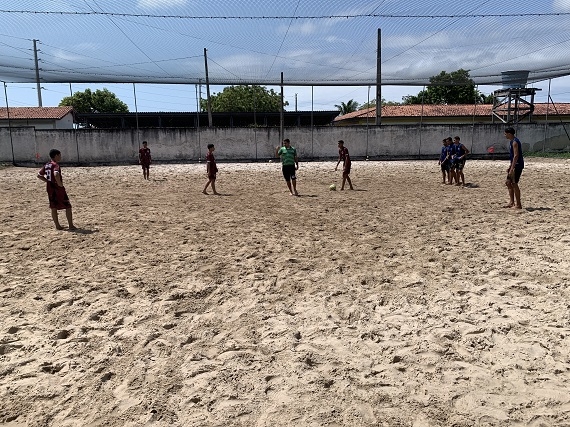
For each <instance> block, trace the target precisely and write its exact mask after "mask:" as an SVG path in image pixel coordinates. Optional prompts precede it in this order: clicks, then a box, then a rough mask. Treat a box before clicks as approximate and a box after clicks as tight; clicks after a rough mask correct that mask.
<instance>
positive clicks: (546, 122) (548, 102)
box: [542, 79, 552, 153]
mask: <svg viewBox="0 0 570 427" xmlns="http://www.w3.org/2000/svg"><path fill="white" fill-rule="evenodd" d="M551 83H552V79H548V99H547V100H546V120H545V121H544V141H543V142H542V152H543V153H544V151H545V149H546V138H547V137H548V113H549V108H550V84H551Z"/></svg>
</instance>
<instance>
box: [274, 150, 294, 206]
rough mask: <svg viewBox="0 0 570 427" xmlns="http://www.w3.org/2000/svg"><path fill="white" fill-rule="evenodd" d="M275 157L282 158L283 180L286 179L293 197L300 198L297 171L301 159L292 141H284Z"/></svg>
mask: <svg viewBox="0 0 570 427" xmlns="http://www.w3.org/2000/svg"><path fill="white" fill-rule="evenodd" d="M275 157H281V164H282V169H283V178H285V181H286V182H287V187H288V188H289V192H290V193H291V196H298V195H299V193H298V192H297V176H296V175H295V171H296V170H298V169H299V159H298V158H297V150H296V149H295V147H291V141H289V139H284V140H283V146H282V147H277V150H276V151H275ZM291 185H292V187H291Z"/></svg>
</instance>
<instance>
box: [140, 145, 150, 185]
mask: <svg viewBox="0 0 570 427" xmlns="http://www.w3.org/2000/svg"><path fill="white" fill-rule="evenodd" d="M150 161H151V157H150V148H148V147H147V142H146V141H143V148H141V149H140V150H139V163H140V164H141V166H142V170H143V178H144V179H148V175H149V173H150Z"/></svg>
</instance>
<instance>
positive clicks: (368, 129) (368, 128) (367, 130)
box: [366, 86, 378, 158]
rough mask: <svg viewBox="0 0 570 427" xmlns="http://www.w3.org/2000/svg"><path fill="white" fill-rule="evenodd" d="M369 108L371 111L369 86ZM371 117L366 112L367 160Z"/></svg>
mask: <svg viewBox="0 0 570 427" xmlns="http://www.w3.org/2000/svg"><path fill="white" fill-rule="evenodd" d="M368 108H369V109H370V86H368ZM376 109H377V110H378V102H376ZM369 117H370V115H369V114H368V111H367V112H366V158H368V138H369V135H368V133H369V131H370V126H369Z"/></svg>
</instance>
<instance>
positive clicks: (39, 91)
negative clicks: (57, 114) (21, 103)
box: [33, 39, 42, 107]
mask: <svg viewBox="0 0 570 427" xmlns="http://www.w3.org/2000/svg"><path fill="white" fill-rule="evenodd" d="M33 41H34V63H35V64H36V86H37V89H38V107H41V106H42V87H41V85H40V67H39V66H38V48H37V46H36V42H37V40H36V39H34V40H33Z"/></svg>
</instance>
